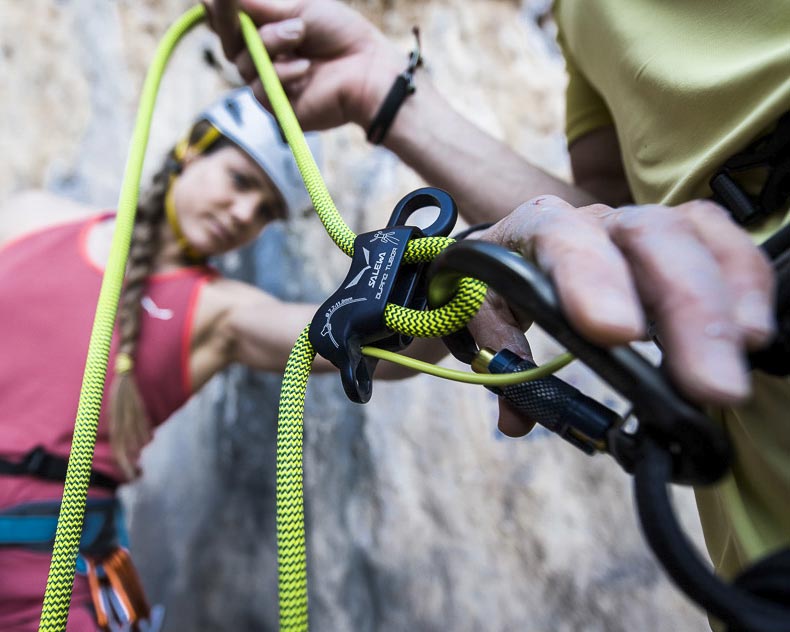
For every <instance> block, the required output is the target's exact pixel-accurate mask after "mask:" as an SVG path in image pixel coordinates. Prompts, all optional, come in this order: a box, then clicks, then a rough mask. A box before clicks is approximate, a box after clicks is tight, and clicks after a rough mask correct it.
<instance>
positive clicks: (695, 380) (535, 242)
mask: <svg viewBox="0 0 790 632" xmlns="http://www.w3.org/2000/svg"><path fill="white" fill-rule="evenodd" d="M480 238H481V239H484V240H486V241H491V242H494V243H497V244H500V245H502V246H504V247H506V248H508V249H510V250H514V251H517V252H520V253H521V254H523V255H524V256H525V257H527V258H529V259H531V260H532V261H534V262H536V263H537V265H538V266H539V267H540V268H541V269H542V270H543V271H544V272H546V273H547V274H548V275H549V277H550V278H551V280H552V281H553V283H554V285H555V287H556V290H557V294H558V297H559V300H560V303H561V305H562V309H563V311H564V313H565V315H566V317H567V318H568V321H569V322H570V323H571V324H572V325H573V326H574V327H575V328H576V329H577V331H579V333H581V334H582V335H584V336H585V337H587V338H589V339H590V340H592V341H593V342H596V343H598V344H600V345H605V346H610V345H619V344H625V343H628V342H631V341H634V340H639V339H643V338H644V337H645V336H646V328H647V322H648V321H651V320H652V321H654V322H655V324H656V328H657V334H658V338H659V340H660V342H661V344H662V346H663V347H664V352H665V357H666V363H667V366H668V368H669V371H670V375H671V377H672V379H673V382H674V383H675V384H676V385H677V387H678V388H679V390H680V391H682V392H683V393H684V394H685V395H686V396H687V397H689V398H690V399H691V400H693V401H695V402H697V403H700V404H719V405H726V404H735V403H738V402H740V401H742V400H744V399H745V398H746V397H747V396H748V395H749V392H750V382H749V375H748V366H747V363H746V352H747V351H749V350H753V349H757V348H759V347H762V346H764V345H766V344H767V343H768V342H769V341H770V339H771V338H772V336H773V335H774V333H775V327H776V325H775V316H774V277H773V273H772V270H771V267H770V264H769V262H768V261H767V259H766V258H765V256H764V255H763V254H762V253H761V251H760V250H759V249H758V248H757V247H756V246H754V244H753V243H752V241H751V240H750V238H749V236H748V235H747V234H746V232H744V231H743V230H742V229H740V228H739V227H738V226H736V225H735V224H734V223H733V222H732V221H731V220H730V218H729V216H728V215H727V213H726V212H725V211H724V210H723V209H722V208H720V207H718V206H717V205H716V204H713V203H712V202H708V201H704V200H695V201H691V202H688V203H685V204H681V205H680V206H677V207H666V206H658V205H645V206H628V207H623V208H617V209H615V208H611V207H609V206H605V205H602V204H594V205H591V206H586V207H582V208H574V207H573V206H571V205H570V204H568V203H567V202H565V201H563V200H561V199H559V198H557V197H554V196H543V197H539V198H535V199H534V200H531V201H529V202H527V203H525V204H523V205H521V206H520V207H519V208H517V209H516V210H515V211H513V213H511V214H510V215H508V216H507V217H506V218H504V219H503V220H501V221H500V222H498V223H497V224H495V225H494V226H492V227H491V228H490V229H488V230H487V231H486V232H485V233H482V234H481V236H480ZM495 321H496V322H495ZM518 328H519V326H518V323H517V322H516V321H515V319H514V317H513V316H512V314H509V313H508V312H507V310H506V308H504V307H503V306H502V305H496V304H495V303H494V304H493V305H489V307H488V308H487V310H486V311H485V312H484V313H483V314H481V319H479V320H478V322H477V323H475V326H474V331H475V334H476V335H477V336H478V342H481V343H482V344H486V345H488V346H493V345H492V342H494V341H495V340H496V341H497V342H498V345H499V347H502V346H510V347H511V348H512V349H513V350H514V351H520V352H521V353H522V354H523V353H525V352H528V348H527V347H526V346H525V345H524V344H522V343H520V342H514V341H515V340H516V335H517V330H518ZM482 330H487V331H488V333H487V334H484V335H487V336H488V339H487V340H479V335H480V332H481V331H482ZM492 339H493V340H492ZM503 342H504V343H505V344H502V343H503ZM495 344H496V343H495ZM519 347H520V348H519ZM500 428H502V430H503V432H506V433H508V434H523V433H524V432H526V431H528V430H529V426H528V425H526V426H525V425H524V420H521V425H519V423H518V422H517V421H516V419H515V416H514V415H513V414H512V412H510V411H508V410H503V411H502V414H501V416H500Z"/></svg>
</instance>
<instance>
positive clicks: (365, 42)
mask: <svg viewBox="0 0 790 632" xmlns="http://www.w3.org/2000/svg"><path fill="white" fill-rule="evenodd" d="M204 4H205V5H206V7H207V9H208V12H209V15H210V16H211V17H210V22H211V24H212V27H213V28H214V30H216V31H217V33H218V35H219V36H220V39H221V40H222V45H223V50H224V51H225V54H226V55H228V57H229V59H231V60H232V61H234V62H235V64H236V66H237V67H238V69H239V72H240V73H241V75H242V76H243V77H244V79H245V80H246V81H247V82H248V83H250V85H251V86H252V87H253V90H254V91H255V94H256V96H257V97H258V99H260V100H261V102H262V103H266V102H267V100H266V96H265V94H264V92H263V88H262V86H261V84H260V81H259V80H258V78H257V73H256V71H255V67H254V65H253V63H252V59H251V58H250V56H249V54H248V53H247V52H246V47H245V46H244V43H243V41H242V39H241V32H240V29H239V26H238V19H237V17H236V13H237V11H238V10H239V9H241V10H242V11H245V12H246V13H247V14H248V15H249V16H250V17H251V18H252V19H253V21H254V22H255V23H256V24H257V25H258V26H259V33H260V36H261V39H262V40H263V43H264V44H265V45H266V48H267V50H268V52H269V55H270V57H271V58H272V61H273V62H274V65H275V68H276V70H277V73H278V75H279V76H280V80H281V81H282V83H283V86H284V88H285V90H286V92H287V93H288V96H289V98H290V100H291V104H292V105H293V107H294V110H295V112H296V115H297V117H298V119H299V121H300V123H301V124H302V126H303V127H304V128H305V129H327V128H331V127H337V126H340V125H343V124H344V123H348V122H353V123H357V124H358V125H361V126H362V127H363V128H367V126H368V125H369V124H370V122H371V120H372V119H373V117H374V116H375V113H376V111H377V110H378V108H379V107H380V105H381V103H382V102H383V100H384V98H385V96H386V94H387V91H388V90H389V88H390V86H391V85H392V82H393V81H394V79H395V77H396V76H397V75H398V74H399V73H400V72H402V70H403V69H404V68H405V64H406V61H407V55H405V54H400V53H399V52H398V50H397V49H396V48H395V47H394V46H393V45H392V44H391V43H390V42H389V41H388V40H387V39H386V38H385V37H384V35H383V34H382V33H381V32H380V31H379V30H378V29H376V28H375V27H374V26H373V25H372V24H371V23H370V22H368V21H367V20H366V19H365V18H364V17H362V16H361V15H360V14H359V13H357V12H356V11H354V10H353V9H351V8H349V7H348V6H346V5H345V4H344V3H342V2H338V1H336V0H239V1H238V2H237V1H236V0H205V2H204Z"/></svg>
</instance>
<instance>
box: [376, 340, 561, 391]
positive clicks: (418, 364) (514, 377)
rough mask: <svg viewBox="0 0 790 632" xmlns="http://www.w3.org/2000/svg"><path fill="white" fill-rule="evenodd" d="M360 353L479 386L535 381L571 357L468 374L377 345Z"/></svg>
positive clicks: (558, 357) (557, 369) (559, 366)
mask: <svg viewBox="0 0 790 632" xmlns="http://www.w3.org/2000/svg"><path fill="white" fill-rule="evenodd" d="M362 355H366V356H369V357H371V358H378V359H379V360H385V361H387V362H394V363H395V364H400V365H401V366H405V367H406V368H409V369H412V370H414V371H419V372H420V373H427V374H428V375H433V376H434V377H440V378H442V379H445V380H452V381H454V382H463V383H464V384H479V385H481V386H499V387H504V386H512V385H513V384H521V383H522V382H529V381H531V380H538V379H540V378H542V377H546V376H548V375H551V374H552V373H556V372H557V371H559V370H560V369H561V368H562V367H564V366H567V365H568V364H570V363H571V362H573V360H574V357H573V356H572V355H571V354H570V353H562V354H560V355H558V356H557V357H556V358H552V359H551V360H549V361H548V362H545V363H544V364H541V365H540V366H538V367H535V368H534V369H529V370H527V371H519V372H517V373H502V374H489V373H470V372H469V371H456V370H455V369H448V368H447V367H443V366H437V365H436V364H431V363H430V362H423V361H422V360H417V359H416V358H410V357H408V356H405V355H402V354H400V353H393V352H392V351H385V350H384V349H379V348H378V347H362Z"/></svg>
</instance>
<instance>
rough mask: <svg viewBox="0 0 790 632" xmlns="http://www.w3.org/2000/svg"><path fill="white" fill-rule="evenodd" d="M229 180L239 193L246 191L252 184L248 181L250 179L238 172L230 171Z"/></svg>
mask: <svg viewBox="0 0 790 632" xmlns="http://www.w3.org/2000/svg"><path fill="white" fill-rule="evenodd" d="M230 178H231V180H232V181H233V186H234V187H236V189H237V190H239V191H246V190H247V189H249V188H250V187H251V186H253V182H252V181H251V180H250V178H249V177H247V176H245V175H244V174H243V173H239V172H238V171H231V172H230Z"/></svg>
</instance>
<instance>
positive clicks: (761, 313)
mask: <svg viewBox="0 0 790 632" xmlns="http://www.w3.org/2000/svg"><path fill="white" fill-rule="evenodd" d="M735 322H737V323H738V325H739V326H740V327H742V328H743V329H746V330H747V331H750V332H753V333H755V334H758V335H761V336H769V335H770V334H772V333H774V331H775V330H776V319H775V317H774V314H773V311H772V310H771V306H770V303H769V302H768V301H767V300H766V297H765V295H764V294H763V293H762V292H759V291H754V292H748V293H747V294H745V295H744V296H742V297H741V300H739V301H738V303H737V305H736V306H735Z"/></svg>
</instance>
